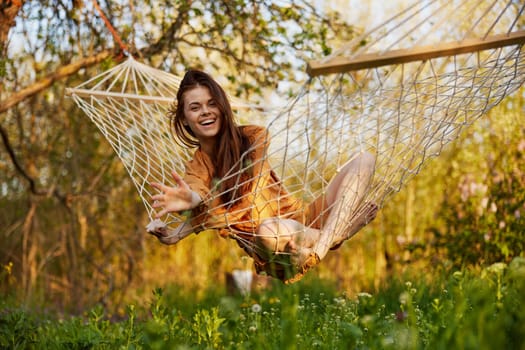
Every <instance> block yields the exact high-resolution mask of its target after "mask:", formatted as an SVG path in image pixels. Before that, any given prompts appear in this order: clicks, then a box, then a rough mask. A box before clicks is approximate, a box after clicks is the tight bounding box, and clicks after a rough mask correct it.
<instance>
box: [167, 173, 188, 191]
mask: <svg viewBox="0 0 525 350" xmlns="http://www.w3.org/2000/svg"><path fill="white" fill-rule="evenodd" d="M171 176H172V177H173V179H174V180H175V183H176V184H177V185H178V186H180V187H183V188H186V187H188V185H187V184H186V182H185V181H184V180H183V179H182V177H180V175H179V174H177V173H176V172H174V171H173V172H172V173H171Z"/></svg>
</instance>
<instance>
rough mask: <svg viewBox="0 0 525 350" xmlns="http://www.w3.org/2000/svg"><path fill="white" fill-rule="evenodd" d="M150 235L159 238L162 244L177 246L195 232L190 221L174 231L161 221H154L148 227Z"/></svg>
mask: <svg viewBox="0 0 525 350" xmlns="http://www.w3.org/2000/svg"><path fill="white" fill-rule="evenodd" d="M146 230H147V231H148V233H150V234H152V235H153V236H155V237H157V238H158V239H159V241H160V242H161V243H164V244H167V245H170V244H175V243H177V242H179V241H180V240H182V239H183V238H185V237H187V236H188V235H189V234H191V233H192V232H193V231H194V230H193V227H192V226H191V224H190V223H189V222H188V221H185V222H183V223H182V224H180V225H179V226H177V227H176V228H174V229H170V228H168V227H167V226H166V224H165V223H164V222H162V221H161V220H158V219H157V220H153V221H152V222H150V223H149V224H148V226H146Z"/></svg>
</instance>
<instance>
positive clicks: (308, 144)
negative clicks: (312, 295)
mask: <svg viewBox="0 0 525 350" xmlns="http://www.w3.org/2000/svg"><path fill="white" fill-rule="evenodd" d="M524 9H525V3H522V2H520V1H511V0H509V1H502V0H496V1H487V0H481V1H480V0H465V1H438V0H428V1H416V2H415V4H414V5H412V6H410V7H408V8H407V9H406V10H404V11H402V12H400V13H399V14H397V15H395V16H394V17H392V18H391V19H389V20H388V21H386V22H385V23H383V24H382V25H380V26H378V27H376V28H374V29H372V30H370V31H369V32H366V33H365V34H363V35H362V36H360V37H358V38H356V39H355V40H353V41H352V42H350V43H348V44H347V45H345V46H344V47H342V48H341V49H339V50H337V51H336V52H335V53H334V54H333V55H331V56H329V57H326V58H323V59H322V60H319V61H315V62H310V64H309V66H308V73H309V74H310V77H311V78H310V79H309V81H308V82H307V83H305V84H304V86H303V87H302V89H301V90H300V91H299V93H298V94H297V96H296V97H295V98H293V99H292V100H290V101H289V102H288V103H287V105H286V107H284V108H280V109H265V108H261V107H260V106H254V105H250V104H248V103H244V102H242V101H239V100H236V99H232V105H233V107H234V109H235V110H236V111H237V115H238V119H239V122H240V123H241V124H248V123H249V124H257V125H260V126H264V127H266V128H267V129H268V131H269V134H270V135H271V141H270V142H271V143H270V146H269V149H268V151H267V154H266V156H265V158H264V161H267V162H269V163H270V165H271V168H272V169H273V171H274V172H275V174H276V175H277V177H278V178H279V179H280V180H281V181H282V183H283V184H284V185H285V187H286V191H287V193H288V194H289V195H290V196H293V197H295V198H299V199H301V200H302V201H304V202H305V203H308V202H310V201H312V200H313V199H315V198H317V197H318V196H319V195H320V194H322V193H324V192H325V191H326V188H327V186H328V183H329V181H330V179H332V177H333V176H334V174H336V173H337V171H338V169H340V168H341V167H342V166H343V165H344V164H345V163H347V162H348V161H351V160H352V159H356V157H358V156H359V155H360V154H363V153H364V152H366V153H368V154H372V155H373V156H374V159H375V164H374V168H373V176H372V177H370V178H367V179H366V191H365V193H363V194H360V195H359V196H357V197H356V199H355V201H354V202H353V203H351V204H350V207H351V209H348V208H346V209H345V208H344V206H339V209H341V210H343V211H344V212H341V213H340V218H341V225H347V226H348V225H350V224H351V223H352V221H353V220H355V219H356V218H358V217H359V215H360V212H362V211H363V210H365V208H366V206H367V204H369V203H375V204H376V205H378V206H379V207H381V206H382V205H383V204H384V202H385V201H386V200H387V199H388V197H389V196H390V195H392V194H393V193H395V192H397V191H399V190H400V188H401V187H402V186H403V185H404V184H405V183H406V182H407V181H408V180H409V179H410V178H411V177H413V176H414V175H415V174H417V173H418V172H419V171H420V170H421V168H422V166H423V165H424V164H425V162H426V161H427V160H429V159H431V158H433V157H436V156H437V155H439V154H440V152H441V151H442V150H443V147H445V146H446V145H447V144H448V143H450V142H451V141H453V140H455V139H456V138H457V137H458V135H459V134H460V132H461V131H462V130H463V129H464V128H466V127H468V126H469V125H470V124H472V123H473V122H474V121H476V120H477V119H478V118H479V117H481V116H482V115H484V114H485V113H486V112H487V111H488V110H490V109H491V108H492V107H494V106H495V105H497V104H498V103H499V102H501V101H502V100H503V98H505V97H506V96H508V95H510V94H512V93H513V92H515V91H516V90H517V89H518V88H519V87H520V86H521V85H522V84H523V82H524V80H525V61H524V54H523V51H522V49H523V44H524V43H525V31H524V26H525V16H523V13H524V11H525V10H524ZM179 83H180V78H178V77H176V76H174V75H172V74H170V73H167V72H164V71H161V70H157V69H154V68H152V67H149V66H147V65H144V64H142V63H139V62H137V61H136V60H134V59H133V58H129V59H127V60H126V61H125V62H123V63H122V64H120V65H118V66H116V67H114V68H112V69H110V70H108V71H106V72H104V73H102V74H100V75H98V76H96V77H95V78H93V79H91V80H89V81H87V82H85V83H83V84H81V85H80V86H78V87H76V88H74V89H69V91H68V93H69V94H71V96H73V98H74V100H75V102H76V103H77V104H78V105H79V106H80V108H81V109H82V110H83V111H84V112H85V113H86V114H87V116H88V117H89V118H90V119H91V120H92V121H93V122H94V123H95V124H96V125H97V127H98V128H99V129H100V132H101V133H102V134H103V135H104V136H105V137H106V138H107V140H108V141H109V143H110V144H111V146H112V147H113V149H114V151H115V152H116V153H117V154H118V156H119V157H120V159H121V160H122V162H123V164H124V165H125V167H126V169H127V171H128V172H129V175H130V176H131V178H132V179H133V182H134V184H135V186H136V188H137V190H138V194H139V196H140V198H141V199H142V201H143V203H144V206H145V208H146V210H147V212H148V214H149V217H150V218H151V219H153V218H154V217H155V210H154V209H153V208H152V206H151V204H152V203H151V199H150V198H151V196H152V195H153V194H154V193H153V192H154V191H153V189H152V187H151V186H150V183H151V182H160V183H165V184H173V180H172V177H171V171H173V170H174V171H176V172H177V173H179V174H184V171H185V169H184V166H185V162H186V161H188V160H189V159H191V157H192V155H193V152H194V150H191V149H186V148H183V147H180V146H179V145H178V144H177V143H175V140H174V137H173V136H172V135H171V133H170V126H169V121H168V120H167V118H166V112H167V109H168V107H169V106H170V104H171V103H173V102H174V96H175V95H176V91H177V88H178V85H179ZM231 175H232V176H235V175H236V174H231ZM254 175H255V177H257V176H263V175H264V174H254ZM358 187H359V186H358ZM257 190H262V189H257V188H256V189H254V191H257ZM217 195H220V194H217ZM279 200H280V199H279V198H275V201H277V204H276V205H277V206H279V203H278V201H279ZM255 209H256V208H254V210H255ZM185 219H186V218H185V217H183V216H178V215H169V216H168V217H166V218H164V219H163V222H164V224H166V225H168V227H172V228H175V227H177V226H178V225H179V224H180V223H181V222H182V221H184V220H185ZM229 224H232V225H233V224H235V223H232V222H230V223H229ZM236 239H237V240H240V241H241V243H243V244H244V248H245V249H246V250H247V251H250V245H253V240H250V239H240V238H239V237H236ZM331 243H332V242H331V241H326V240H325V241H323V242H322V244H325V245H327V246H328V247H329V246H330V245H331ZM322 249H324V250H325V251H326V249H327V247H325V248H322ZM322 249H321V250H322Z"/></svg>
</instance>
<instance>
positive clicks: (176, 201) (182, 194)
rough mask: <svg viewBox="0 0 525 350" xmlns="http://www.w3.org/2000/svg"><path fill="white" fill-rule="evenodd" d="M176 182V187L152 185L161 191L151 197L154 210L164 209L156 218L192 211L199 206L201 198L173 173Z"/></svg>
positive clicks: (155, 183) (154, 183)
mask: <svg viewBox="0 0 525 350" xmlns="http://www.w3.org/2000/svg"><path fill="white" fill-rule="evenodd" d="M171 174H172V176H173V179H174V180H175V183H176V186H175V187H170V186H166V185H164V184H160V183H157V182H153V183H151V186H153V187H154V188H156V189H157V190H159V191H160V192H161V193H158V194H156V195H154V196H152V197H151V199H152V200H153V208H162V210H161V211H160V212H158V213H157V215H156V217H157V218H160V217H162V216H164V215H166V214H168V213H172V212H179V211H184V210H190V209H193V208H195V207H196V206H197V205H199V203H200V201H201V198H200V197H199V195H198V194H197V193H196V192H194V191H192V190H191V188H190V186H188V184H187V183H186V182H185V181H184V180H183V179H182V178H181V177H180V176H179V175H178V174H177V173H176V172H172V173H171Z"/></svg>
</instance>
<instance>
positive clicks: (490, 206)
mask: <svg viewBox="0 0 525 350" xmlns="http://www.w3.org/2000/svg"><path fill="white" fill-rule="evenodd" d="M509 104H511V105H512V108H513V110H505V105H504V106H502V107H501V108H500V109H499V110H496V111H494V112H493V113H491V114H490V116H489V118H486V119H484V120H482V121H480V122H479V123H477V125H476V126H475V127H473V128H472V130H470V131H469V132H468V133H467V135H466V136H465V138H464V139H463V142H461V143H460V146H458V148H457V149H455V150H454V151H455V152H456V155H455V156H454V157H453V158H451V159H450V163H449V172H448V173H449V174H450V176H449V177H448V178H447V179H446V180H445V189H446V190H445V194H444V196H443V202H442V204H441V209H440V212H439V215H440V216H441V217H442V218H443V219H444V225H443V226H441V227H434V228H433V230H432V231H433V232H432V233H433V239H432V248H433V250H434V251H437V252H438V254H441V255H442V256H443V257H444V259H445V260H446V262H447V263H448V264H450V265H451V266H453V267H455V268H457V267H460V266H463V265H477V264H481V265H484V266H487V265H490V264H492V263H495V262H498V261H506V262H509V261H510V260H511V259H512V258H513V257H515V256H519V255H521V254H522V252H523V250H524V248H525V220H524V218H523V214H524V213H525V170H524V169H525V156H524V150H525V128H523V126H522V125H524V122H525V117H524V113H523V112H522V111H523V110H524V108H525V107H524V105H523V101H521V100H520V99H519V98H517V99H514V100H513V101H512V102H509ZM502 110H503V111H504V114H502ZM470 164H475V166H476V168H477V170H476V171H475V172H474V171H473V172H469V168H470V167H471V165H470Z"/></svg>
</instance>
